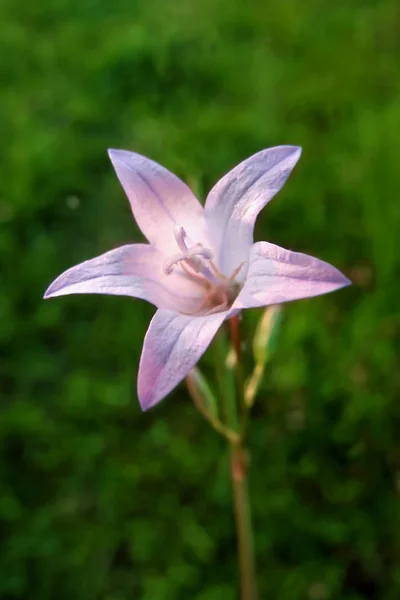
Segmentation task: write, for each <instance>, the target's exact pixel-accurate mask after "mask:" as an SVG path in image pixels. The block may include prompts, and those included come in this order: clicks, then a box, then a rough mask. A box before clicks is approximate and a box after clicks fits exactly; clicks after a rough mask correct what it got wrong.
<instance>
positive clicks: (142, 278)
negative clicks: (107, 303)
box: [44, 244, 202, 312]
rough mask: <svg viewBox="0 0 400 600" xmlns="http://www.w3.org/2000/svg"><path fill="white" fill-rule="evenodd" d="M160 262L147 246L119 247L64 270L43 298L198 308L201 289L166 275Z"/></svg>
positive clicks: (175, 308) (177, 308)
mask: <svg viewBox="0 0 400 600" xmlns="http://www.w3.org/2000/svg"><path fill="white" fill-rule="evenodd" d="M164 260H165V258H164V257H163V256H162V254H161V253H160V252H159V251H158V250H157V249H156V248H154V247H152V246H148V245H147V244H131V245H127V246H122V247H121V248H116V249H115V250H110V251H109V252H106V253H104V254H101V255H100V256H97V257H96V258H92V259H91V260H86V261H85V262H83V263H80V264H79V265H76V266H75V267H72V268H71V269H68V270H67V271H65V272H64V273H62V274H61V275H60V276H59V277H57V279H56V280H55V281H53V283H52V284H51V285H50V287H49V288H48V290H47V291H46V293H45V295H44V297H45V298H51V297H54V296H64V295H67V294H113V295H116V296H132V297H134V298H142V299H143V300H147V301H148V302H151V303H152V304H155V305H156V306H157V307H161V308H169V309H173V310H182V311H185V312H189V311H190V310H191V309H193V307H195V306H197V305H198V303H199V301H200V299H201V296H202V290H201V289H200V288H198V287H197V285H196V284H195V283H193V282H191V281H190V280H188V279H187V278H186V279H185V278H184V277H180V276H179V274H176V273H171V275H166V274H165V273H164V271H163V268H162V266H163V262H164Z"/></svg>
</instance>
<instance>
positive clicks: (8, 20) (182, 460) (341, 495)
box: [0, 0, 400, 600]
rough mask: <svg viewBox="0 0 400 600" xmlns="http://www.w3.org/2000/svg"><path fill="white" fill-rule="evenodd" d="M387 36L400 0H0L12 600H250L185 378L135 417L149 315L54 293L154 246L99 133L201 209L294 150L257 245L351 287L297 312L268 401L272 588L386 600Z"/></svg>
mask: <svg viewBox="0 0 400 600" xmlns="http://www.w3.org/2000/svg"><path fill="white" fill-rule="evenodd" d="M399 27H400V4H399V3H398V1H397V0H379V1H378V0H375V1H374V0H347V2H337V3H332V2H328V0H308V1H307V2H304V1H303V0H270V1H269V2H261V0H258V1H256V0H249V1H247V2H241V1H240V0H136V1H134V0H115V1H114V2H108V1H107V0H79V1H78V0H42V1H41V2H40V3H39V2H38V3H36V2H32V3H29V2H15V1H14V0H1V3H0V73H1V89H0V129H1V132H2V135H1V138H2V152H1V161H0V260H1V296H0V308H1V326H0V348H1V363H0V368H1V417H0V435H1V447H2V468H1V474H0V477H1V493H0V519H1V529H2V538H3V543H2V547H1V551H0V552H1V554H0V598H1V599H2V600H14V599H23V600H28V599H29V600H70V599H71V598H73V599H74V600H128V599H129V600H131V599H132V598H137V599H140V600H183V599H185V600H186V599H187V598H193V599H195V600H223V599H228V600H229V599H230V598H232V599H234V598H236V597H237V572H236V547H235V535H234V524H233V518H232V509H231V493H230V482H229V478H228V475H227V459H226V453H225V448H224V444H223V442H222V440H220V439H219V438H218V437H217V436H216V435H215V434H214V432H212V431H211V430H210V429H209V427H208V426H207V425H206V423H205V422H204V421H203V420H202V418H201V417H200V416H199V415H198V413H197V412H196V411H195V409H194V407H193V406H192V404H191V402H190V400H189V399H188V397H187V394H186V392H185V390H184V388H183V387H180V388H179V389H178V390H176V391H175V392H174V393H173V394H171V395H170V397H169V398H168V399H167V400H165V401H164V402H163V403H162V404H160V405H159V406H158V407H156V408H155V409H154V410H152V411H150V412H149V413H145V414H142V413H141V412H140V409H139V407H138V402H137V398H136V391H135V385H136V375H137V367H138V359H139V356H140V351H141V345H142V340H143V337H144V334H145V331H146V327H147V323H148V321H149V320H150V317H151V315H152V313H153V308H152V307H151V306H150V305H147V304H145V303H144V302H141V301H132V300H131V299H128V298H121V297H119V298H117V297H102V296H96V297H94V296H92V297H90V296H71V297H65V298H59V299H55V300H51V301H46V302H43V301H42V299H41V298H42V294H43V292H44V290H45V288H46V287H47V285H48V284H49V283H50V282H51V281H52V279H54V278H55V276H56V275H58V274H59V273H61V272H62V271H63V270H64V269H66V268H67V267H69V266H71V265H73V264H75V263H77V262H80V261H82V260H84V259H86V258H90V257H92V256H95V255H96V254H99V253H100V252H103V251H105V250H107V249H110V248H112V247H115V246H117V245H120V244H122V243H126V242H130V241H134V240H141V239H142V238H141V236H140V232H138V229H137V227H136V225H135V224H134V223H133V221H132V218H131V214H130V209H129V205H128V202H127V200H126V198H125V196H124V193H123V191H122V189H121V188H120V186H119V184H118V182H117V180H116V177H115V175H114V173H113V170H112V167H111V164H110V163H109V161H108V158H107V155H106V148H107V147H117V148H126V149H131V150H135V151H138V152H140V153H143V154H145V155H148V156H149V157H151V158H153V159H155V160H157V161H159V162H160V163H162V164H163V165H165V166H167V167H168V168H170V169H171V170H172V171H174V172H176V173H177V174H178V175H180V176H181V177H182V178H183V179H185V180H186V181H187V182H189V184H190V185H191V186H192V187H193V188H194V189H195V190H196V191H200V193H201V195H202V197H203V198H204V196H205V194H206V191H207V190H208V189H209V188H210V187H211V185H213V183H214V182H215V181H216V180H217V179H218V178H219V177H220V176H221V175H222V174H223V173H225V172H226V171H228V170H229V169H230V168H231V167H232V166H233V165H235V164H236V163H237V162H239V161H240V160H242V159H244V158H246V157H247V156H249V155H250V154H252V153H254V152H256V151H258V150H260V149H262V148H265V147H268V146H272V145H277V144H286V143H289V144H298V145H301V146H303V149H304V151H303V156H302V159H301V161H300V163H299V165H298V166H297V168H296V169H295V171H294V173H293V175H292V176H291V178H290V179H289V181H288V183H287V184H286V186H285V188H284V189H283V190H282V192H281V193H280V194H279V195H278V197H277V198H275V199H274V200H273V202H272V203H271V204H270V205H269V206H268V208H267V209H266V210H265V211H264V212H263V213H262V216H261V218H260V219H259V221H258V225H257V231H256V233H257V239H268V240H270V241H272V242H274V243H277V244H279V245H282V246H284V247H287V248H290V249H293V250H297V251H300V252H307V253H310V254H313V255H315V256H318V257H319V258H321V259H324V260H327V261H329V262H331V263H333V264H334V265H336V266H337V267H338V268H340V269H341V270H343V271H344V272H345V273H346V275H348V276H349V277H350V278H351V279H352V280H353V281H354V284H355V285H354V286H352V287H351V288H346V289H345V290H342V291H340V292H337V293H335V294H331V295H328V296H324V297H320V298H316V299H313V300H309V301H307V300H305V301H301V302H297V303H293V304H290V305H288V306H287V307H286V308H285V312H284V319H283V324H282V328H281V331H280V336H279V340H278V346H277V349H276V352H275V354H274V356H273V359H272V360H271V362H270V363H269V366H268V369H267V374H266V377H265V380H264V384H263V388H262V390H261V393H260V396H259V400H258V403H257V405H256V408H255V410H254V419H253V424H252V432H251V449H252V470H251V493H252V498H253V506H254V521H255V527H256V547H257V561H258V567H259V578H260V588H261V598H262V599H263V598H269V599H272V598H273V599H274V600H307V599H309V600H339V599H340V600H360V599H363V598H370V599H376V600H398V598H399V597H400V496H399V492H400V443H399V428H400V405H399V396H400V394H399V388H400V385H399V384H400V374H399V369H398V364H396V346H395V341H396V337H397V339H398V334H399V330H400V321H399V308H398V307H399V294H400V283H399V272H400V270H399V244H398V239H399V231H400V208H399V182H400V178H399V163H400V150H399V135H400V134H399V132H400V83H399V82H400V67H399V65H400V36H399ZM259 316H260V312H259V311H257V310H254V311H253V312H252V313H251V314H250V315H249V316H248V317H247V320H246V323H247V325H248V327H249V331H250V330H251V328H252V327H253V326H254V324H255V322H256V320H257V319H258V318H259ZM210 361H211V359H210V358H208V359H207V358H206V361H205V366H204V368H205V370H206V372H209V369H210V366H211V362H210Z"/></svg>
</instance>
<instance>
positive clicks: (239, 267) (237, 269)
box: [229, 260, 247, 281]
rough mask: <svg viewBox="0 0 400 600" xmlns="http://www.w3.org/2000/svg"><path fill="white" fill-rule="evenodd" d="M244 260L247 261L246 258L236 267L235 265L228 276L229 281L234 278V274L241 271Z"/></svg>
mask: <svg viewBox="0 0 400 600" xmlns="http://www.w3.org/2000/svg"><path fill="white" fill-rule="evenodd" d="M246 262H247V260H242V262H241V263H240V265H239V266H238V267H236V269H235V270H234V271H233V273H232V275H231V276H230V277H229V281H231V280H232V279H235V277H236V275H237V274H238V273H239V272H240V271H241V269H242V267H243V265H244V264H246Z"/></svg>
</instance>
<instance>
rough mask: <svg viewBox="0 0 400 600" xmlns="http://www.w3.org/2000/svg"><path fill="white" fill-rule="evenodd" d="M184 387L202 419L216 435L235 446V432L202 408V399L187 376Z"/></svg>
mask: <svg viewBox="0 0 400 600" xmlns="http://www.w3.org/2000/svg"><path fill="white" fill-rule="evenodd" d="M186 385H187V388H188V391H189V394H190V395H191V397H192V400H193V404H194V405H195V407H196V408H197V410H198V411H199V413H200V414H201V415H203V417H204V418H205V419H206V420H207V421H208V422H209V423H210V425H211V427H213V429H215V431H217V433H219V434H220V435H222V436H223V437H224V438H225V439H226V440H228V442H230V443H231V444H237V443H238V441H239V435H238V434H237V433H236V431H232V430H231V429H229V427H227V426H226V425H224V424H223V423H221V421H220V420H219V419H218V418H217V417H214V416H213V415H212V414H211V413H210V411H209V410H207V408H206V407H205V406H204V402H203V398H202V397H201V395H200V394H199V392H198V389H197V388H196V386H195V385H194V383H193V380H192V379H191V378H190V377H189V376H188V377H186Z"/></svg>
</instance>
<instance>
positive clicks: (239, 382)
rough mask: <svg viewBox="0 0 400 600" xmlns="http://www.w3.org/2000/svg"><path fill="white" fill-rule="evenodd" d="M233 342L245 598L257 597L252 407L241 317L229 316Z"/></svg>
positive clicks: (235, 465) (234, 469)
mask: <svg viewBox="0 0 400 600" xmlns="http://www.w3.org/2000/svg"><path fill="white" fill-rule="evenodd" d="M229 326H230V333H231V339H232V344H233V347H234V350H235V354H236V365H235V367H236V397H237V406H238V408H239V413H240V438H239V443H237V444H230V457H231V477H232V488H233V498H234V512H235V522H236V532H237V544H238V554H239V564H240V584H241V599H242V600H257V598H258V591H257V580H256V569H255V559H254V544H253V529H252V523H251V510H250V498H249V490H248V454H247V451H246V449H245V447H244V444H245V436H246V432H247V423H248V415H249V406H248V405H247V403H246V399H245V378H244V370H243V356H242V344H241V335H240V321H239V317H232V318H231V319H229Z"/></svg>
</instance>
